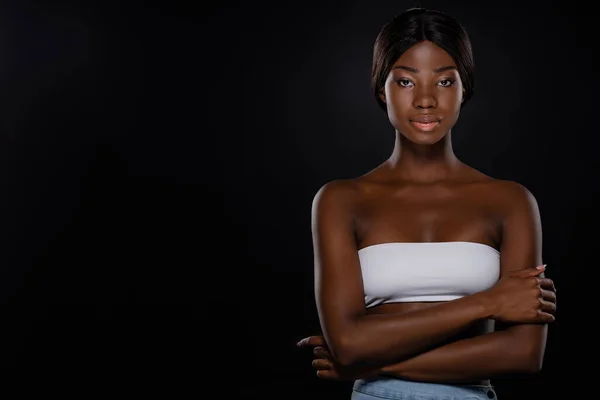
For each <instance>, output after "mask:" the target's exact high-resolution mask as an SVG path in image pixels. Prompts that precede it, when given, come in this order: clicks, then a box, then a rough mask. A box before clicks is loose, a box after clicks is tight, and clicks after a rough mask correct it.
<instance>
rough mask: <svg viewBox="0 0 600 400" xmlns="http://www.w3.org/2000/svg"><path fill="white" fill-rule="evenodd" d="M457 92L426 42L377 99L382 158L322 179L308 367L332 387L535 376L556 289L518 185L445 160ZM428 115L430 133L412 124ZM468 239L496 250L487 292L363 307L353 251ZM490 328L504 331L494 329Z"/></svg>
mask: <svg viewBox="0 0 600 400" xmlns="http://www.w3.org/2000/svg"><path fill="white" fill-rule="evenodd" d="M462 95H463V88H462V84H461V81H460V76H459V74H458V72H457V70H456V63H455V62H454V60H453V59H452V58H451V57H450V56H449V55H448V54H447V53H446V52H445V51H444V50H442V49H441V48H439V47H437V46H436V45H435V44H433V43H431V42H427V41H426V42H422V43H419V44H417V45H415V46H414V47H413V48H411V49H409V50H408V51H407V52H405V53H404V54H403V55H402V56H401V57H400V58H399V59H398V60H397V61H396V63H395V64H394V68H393V69H392V71H391V72H390V74H389V76H388V79H387V81H386V84H385V87H384V88H383V90H382V91H381V98H382V100H383V101H384V102H385V103H386V104H387V111H388V117H389V120H390V122H391V124H392V125H393V126H394V128H395V131H396V142H395V146H394V150H393V152H392V154H391V156H390V158H389V159H388V160H386V161H385V162H383V163H382V164H381V165H379V166H378V167H377V168H375V169H373V170H372V171H370V172H368V173H366V174H364V175H362V176H360V177H358V178H355V179H345V180H337V181H333V182H329V183H327V184H326V185H324V186H323V187H322V188H321V190H320V191H319V192H318V193H317V195H316V196H315V199H314V202H313V245H314V249H315V289H316V300H317V308H318V311H319V318H320V321H321V327H322V330H323V335H322V336H311V337H308V338H305V339H303V340H302V341H301V342H300V343H299V345H300V346H305V347H315V356H316V357H317V359H316V360H315V362H314V363H313V366H314V367H315V368H317V369H318V370H319V373H320V375H319V376H322V377H325V378H333V379H356V378H360V377H366V376H374V375H382V374H386V375H393V376H397V377H400V378H404V379H409V380H418V381H427V382H448V383H453V382H461V383H475V384H487V383H489V379H490V378H493V377H495V376H500V375H503V374H506V373H519V372H522V373H531V372H536V371H539V369H540V368H541V364H542V361H543V355H544V351H545V342H546V335H547V324H548V323H550V322H552V321H553V320H554V313H555V310H556V296H555V293H554V292H555V290H554V285H553V282H552V281H551V280H550V279H548V278H544V277H543V269H541V270H540V269H536V266H539V265H541V264H542V258H541V250H542V238H541V222H540V215H539V210H538V208H537V203H536V201H535V198H534V197H533V195H532V194H531V193H530V192H529V191H528V190H527V189H526V188H525V187H523V186H522V185H520V184H518V183H516V182H511V181H503V180H497V179H493V178H491V177H488V176H486V175H484V174H483V173H481V172H479V171H477V170H475V169H474V168H472V167H470V166H468V165H466V164H464V163H463V162H461V161H460V160H459V159H458V158H457V157H456V155H455V154H454V152H453V149H452V144H451V128H452V127H453V126H454V124H455V123H456V121H457V119H458V116H459V113H460V104H461V101H462ZM422 116H428V117H432V118H434V119H435V121H434V125H435V127H433V128H428V127H426V126H423V125H420V126H419V125H418V124H415V123H413V121H415V119H419V118H420V117H422ZM452 241H469V242H476V243H482V244H486V245H489V246H491V247H493V248H496V249H497V250H498V251H499V252H500V280H499V281H498V282H497V284H496V285H494V286H493V287H492V288H490V289H488V290H486V291H483V292H480V293H476V294H473V295H471V296H465V297H463V298H460V299H458V300H453V301H448V302H442V303H433V302H429V303H394V304H384V305H380V306H376V307H372V308H369V309H366V308H365V303H364V293H363V287H362V277H361V270H360V262H359V259H358V250H360V249H361V248H364V247H366V246H369V245H373V244H379V243H389V242H452ZM398 279H402V277H398ZM491 321H500V322H501V323H502V324H503V329H501V330H496V331H494V328H493V323H491Z"/></svg>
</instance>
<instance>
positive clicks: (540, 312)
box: [482, 266, 556, 323]
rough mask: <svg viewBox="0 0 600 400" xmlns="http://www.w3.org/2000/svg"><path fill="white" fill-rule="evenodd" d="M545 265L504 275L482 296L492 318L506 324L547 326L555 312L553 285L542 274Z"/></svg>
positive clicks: (552, 319)
mask: <svg viewBox="0 0 600 400" xmlns="http://www.w3.org/2000/svg"><path fill="white" fill-rule="evenodd" d="M544 269H545V266H540V267H536V268H527V269H523V270H520V271H517V272H515V273H512V274H510V275H506V276H503V277H502V278H500V279H499V280H498V282H497V283H496V284H495V285H494V286H492V287H491V288H490V289H488V290H486V291H484V292H482V293H485V295H486V298H487V299H488V300H489V303H488V304H489V305H490V307H491V308H490V309H491V313H492V317H491V318H492V319H495V320H498V321H503V322H509V323H511V322H512V323H549V322H553V321H554V315H555V312H556V289H555V288H554V282H553V281H552V280H551V279H549V278H544V277H543V275H542V276H540V275H541V274H542V273H543V272H544Z"/></svg>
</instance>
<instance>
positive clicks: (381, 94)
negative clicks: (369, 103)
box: [379, 88, 385, 103]
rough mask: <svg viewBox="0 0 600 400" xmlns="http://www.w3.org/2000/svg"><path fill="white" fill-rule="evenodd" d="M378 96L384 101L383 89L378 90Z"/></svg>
mask: <svg viewBox="0 0 600 400" xmlns="http://www.w3.org/2000/svg"><path fill="white" fill-rule="evenodd" d="M379 98H380V99H381V101H383V102H384V103H385V89H383V88H382V89H381V90H380V91H379Z"/></svg>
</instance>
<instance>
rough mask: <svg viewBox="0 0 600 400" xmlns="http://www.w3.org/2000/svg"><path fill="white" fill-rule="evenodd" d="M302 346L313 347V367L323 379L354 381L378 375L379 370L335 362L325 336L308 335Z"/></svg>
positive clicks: (301, 343) (299, 345) (300, 344)
mask: <svg viewBox="0 0 600 400" xmlns="http://www.w3.org/2000/svg"><path fill="white" fill-rule="evenodd" d="M298 347H300V348H310V347H312V348H313V356H314V359H313V361H312V367H313V368H314V369H316V370H317V376H318V377H319V378H323V379H332V380H341V381H353V380H356V379H361V378H367V377H372V376H376V375H378V372H379V371H378V370H373V369H370V370H368V371H366V370H360V371H359V370H358V369H356V368H349V367H343V366H341V365H339V364H338V363H336V362H335V360H334V359H333V357H331V353H330V352H329V348H328V347H327V343H326V342H325V338H323V336H308V337H305V338H304V339H302V340H300V341H299V342H298Z"/></svg>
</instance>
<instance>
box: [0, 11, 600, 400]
mask: <svg viewBox="0 0 600 400" xmlns="http://www.w3.org/2000/svg"><path fill="white" fill-rule="evenodd" d="M84 3H85V2H74V1H71V2H47V3H44V2H41V1H4V2H2V3H1V5H0V7H1V9H0V85H2V96H1V99H2V104H1V106H2V107H1V110H2V118H0V141H1V143H0V161H1V162H2V168H1V169H0V170H1V171H2V173H1V175H0V185H1V186H0V189H1V192H0V193H1V199H2V201H1V202H0V221H1V225H0V226H1V230H0V234H1V235H2V240H1V242H0V243H1V245H2V248H0V254H1V255H2V260H3V261H2V263H1V265H0V271H1V275H0V296H1V299H2V303H1V304H2V318H1V321H0V326H1V327H2V328H1V332H2V334H1V338H2V344H3V346H2V355H1V357H0V365H2V367H3V372H4V374H3V375H2V376H3V378H2V379H3V380H4V381H5V382H4V383H5V384H7V383H9V384H14V385H13V386H14V387H15V388H16V389H17V390H19V391H21V392H25V391H28V390H42V391H43V392H45V393H48V394H62V395H65V394H67V393H69V392H71V391H75V393H77V394H78V395H79V396H82V394H83V397H86V396H85V395H86V394H87V393H95V392H96V391H98V390H104V389H108V390H110V391H113V392H114V393H117V392H116V391H117V388H120V389H118V390H120V392H118V393H123V391H124V390H126V391H127V393H137V394H140V393H142V392H143V393H155V392H156V391H157V390H158V389H165V390H166V393H170V395H174V393H175V392H176V391H182V392H185V393H188V396H191V397H198V398H213V397H215V398H221V396H223V397H224V398H228V397H227V396H228V395H240V394H241V395H243V396H244V398H257V399H258V398H260V399H284V398H286V399H287V398H305V399H347V398H349V393H350V386H349V383H347V382H342V383H340V382H329V381H321V380H319V379H317V378H316V377H315V375H314V370H313V369H312V368H311V366H310V361H311V356H310V354H309V353H308V352H303V351H300V350H298V349H296V348H295V343H296V341H297V340H299V339H300V338H302V337H304V336H306V335H310V334H315V333H318V329H319V328H318V326H319V325H318V319H317V316H316V310H315V307H314V296H313V286H312V285H313V283H312V279H313V270H312V257H313V254H312V245H311V236H310V207H311V202H312V198H313V196H314V194H315V193H316V191H317V190H318V189H319V188H320V187H321V185H323V184H324V183H325V182H327V181H329V180H332V179H337V178H345V177H353V176H357V175H359V174H362V173H364V172H366V171H367V170H370V169H371V168H373V167H375V166H376V165H378V164H379V163H380V162H382V161H383V160H384V159H385V158H387V157H388V156H389V154H390V152H391V150H392V146H393V130H392V129H391V126H390V125H389V123H388V121H387V119H386V116H385V114H384V113H383V112H382V111H381V110H379V109H378V108H377V105H376V103H375V101H374V99H373V97H372V94H371V92H370V88H369V79H370V68H371V55H372V45H373V41H374V40H375V37H376V35H377V33H378V32H379V29H381V27H382V26H383V24H384V23H385V22H387V21H388V20H389V19H391V17H393V15H395V14H397V13H399V12H401V11H403V10H405V9H406V8H408V7H410V6H413V5H422V6H426V7H431V8H438V9H440V10H442V11H445V12H448V13H450V14H451V15H454V16H456V17H457V18H458V19H459V20H460V21H461V22H462V23H463V25H465V27H466V28H467V30H468V31H469V33H470V35H471V39H472V42H473V47H474V55H475V62H476V65H477V73H476V87H475V96H474V98H473V99H472V100H471V101H470V103H469V104H468V105H467V106H466V107H465V109H464V110H463V112H462V115H461V118H460V119H459V122H458V123H457V125H456V127H455V128H454V130H453V141H454V149H455V152H456V153H457V155H458V156H459V158H461V160H463V161H464V162H466V163H467V164H470V165H471V166H473V167H475V168H477V169H479V170H481V171H482V172H484V173H486V174H488V175H491V176H494V177H497V178H500V179H510V180H515V181H518V182H520V183H522V184H523V185H525V186H526V187H528V188H529V189H530V191H531V192H532V193H533V194H534V195H535V196H536V198H537V200H538V203H539V206H540V211H541V214H542V223H543V229H544V261H545V262H546V263H547V264H548V269H547V275H548V276H549V277H551V278H553V279H554V280H555V283H556V286H557V289H558V291H559V293H558V296H559V314H558V320H557V321H556V322H555V323H554V324H553V325H552V326H551V328H550V334H549V341H548V350H547V353H546V354H547V355H546V361H545V365H544V369H543V371H542V373H541V374H540V375H539V376H535V377H520V378H514V379H503V380H498V381H496V386H497V389H498V392H499V395H500V396H501V397H500V398H501V399H502V400H504V399H525V398H532V396H533V398H538V397H539V398H541V397H543V396H547V395H550V394H554V393H555V392H556V391H557V388H559V387H562V386H567V385H569V387H567V389H568V390H570V391H571V392H572V393H578V391H581V393H582V394H586V393H587V394H589V393H588V391H587V389H586V387H588V386H586V385H587V384H589V383H590V382H589V381H588V380H586V379H587V377H588V374H591V373H592V371H591V370H586V369H584V368H583V367H582V366H581V365H580V364H578V361H577V359H579V357H582V359H583V360H585V361H587V362H593V360H594V359H593V357H594V354H595V353H594V348H593V347H591V346H592V345H593V337H594V335H593V331H590V330H587V324H588V323H589V322H590V321H593V320H594V319H595V315H594V311H595V309H594V308H593V306H594V304H593V300H594V299H593V295H594V291H595V287H596V286H597V284H596V282H597V281H596V280H595V279H594V278H595V277H596V276H597V275H595V268H596V264H595V261H594V258H593V255H595V252H596V245H595V237H596V235H595V227H596V224H595V217H596V215H595V214H594V212H595V210H594V206H595V205H596V204H597V203H598V189H597V177H598V161H597V160H596V158H595V152H596V146H595V143H596V141H597V140H596V137H597V134H598V129H597V122H596V120H595V118H596V117H597V114H598V112H597V110H596V108H597V105H596V103H597V102H596V96H595V95H596V93H597V91H598V85H597V81H598V73H597V70H598V68H597V67H598V65H597V64H594V60H593V55H594V53H595V51H597V45H596V44H595V42H594V37H595V36H594V20H593V15H592V13H590V12H589V11H588V10H586V9H585V8H583V7H573V6H572V5H571V4H570V3H568V2H560V3H559V2H481V4H480V2H466V1H465V2H459V1H447V2H443V1H421V2H402V1H378V2H366V1H353V2H345V3H335V2H304V3H287V2H280V3H277V4H269V3H267V2H221V3H206V4H204V5H202V6H201V5H200V4H199V3H197V2H191V1H189V2H157V1H155V2H140V1H138V2H136V1H132V2H127V4H119V3H117V2H113V3H111V2H102V3H99V2H98V3H93V2H88V3H85V4H84ZM484 3H485V5H483V4H484ZM579 379H581V381H580V380H579ZM578 382H580V383H584V385H581V384H578ZM5 387H7V388H8V387H9V386H5ZM124 388H125V389H124ZM213 390H215V391H216V393H217V394H216V395H214V396H213V397H211V396H209V395H208V394H207V391H211V392H212V391H213ZM79 398H81V397H79Z"/></svg>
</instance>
